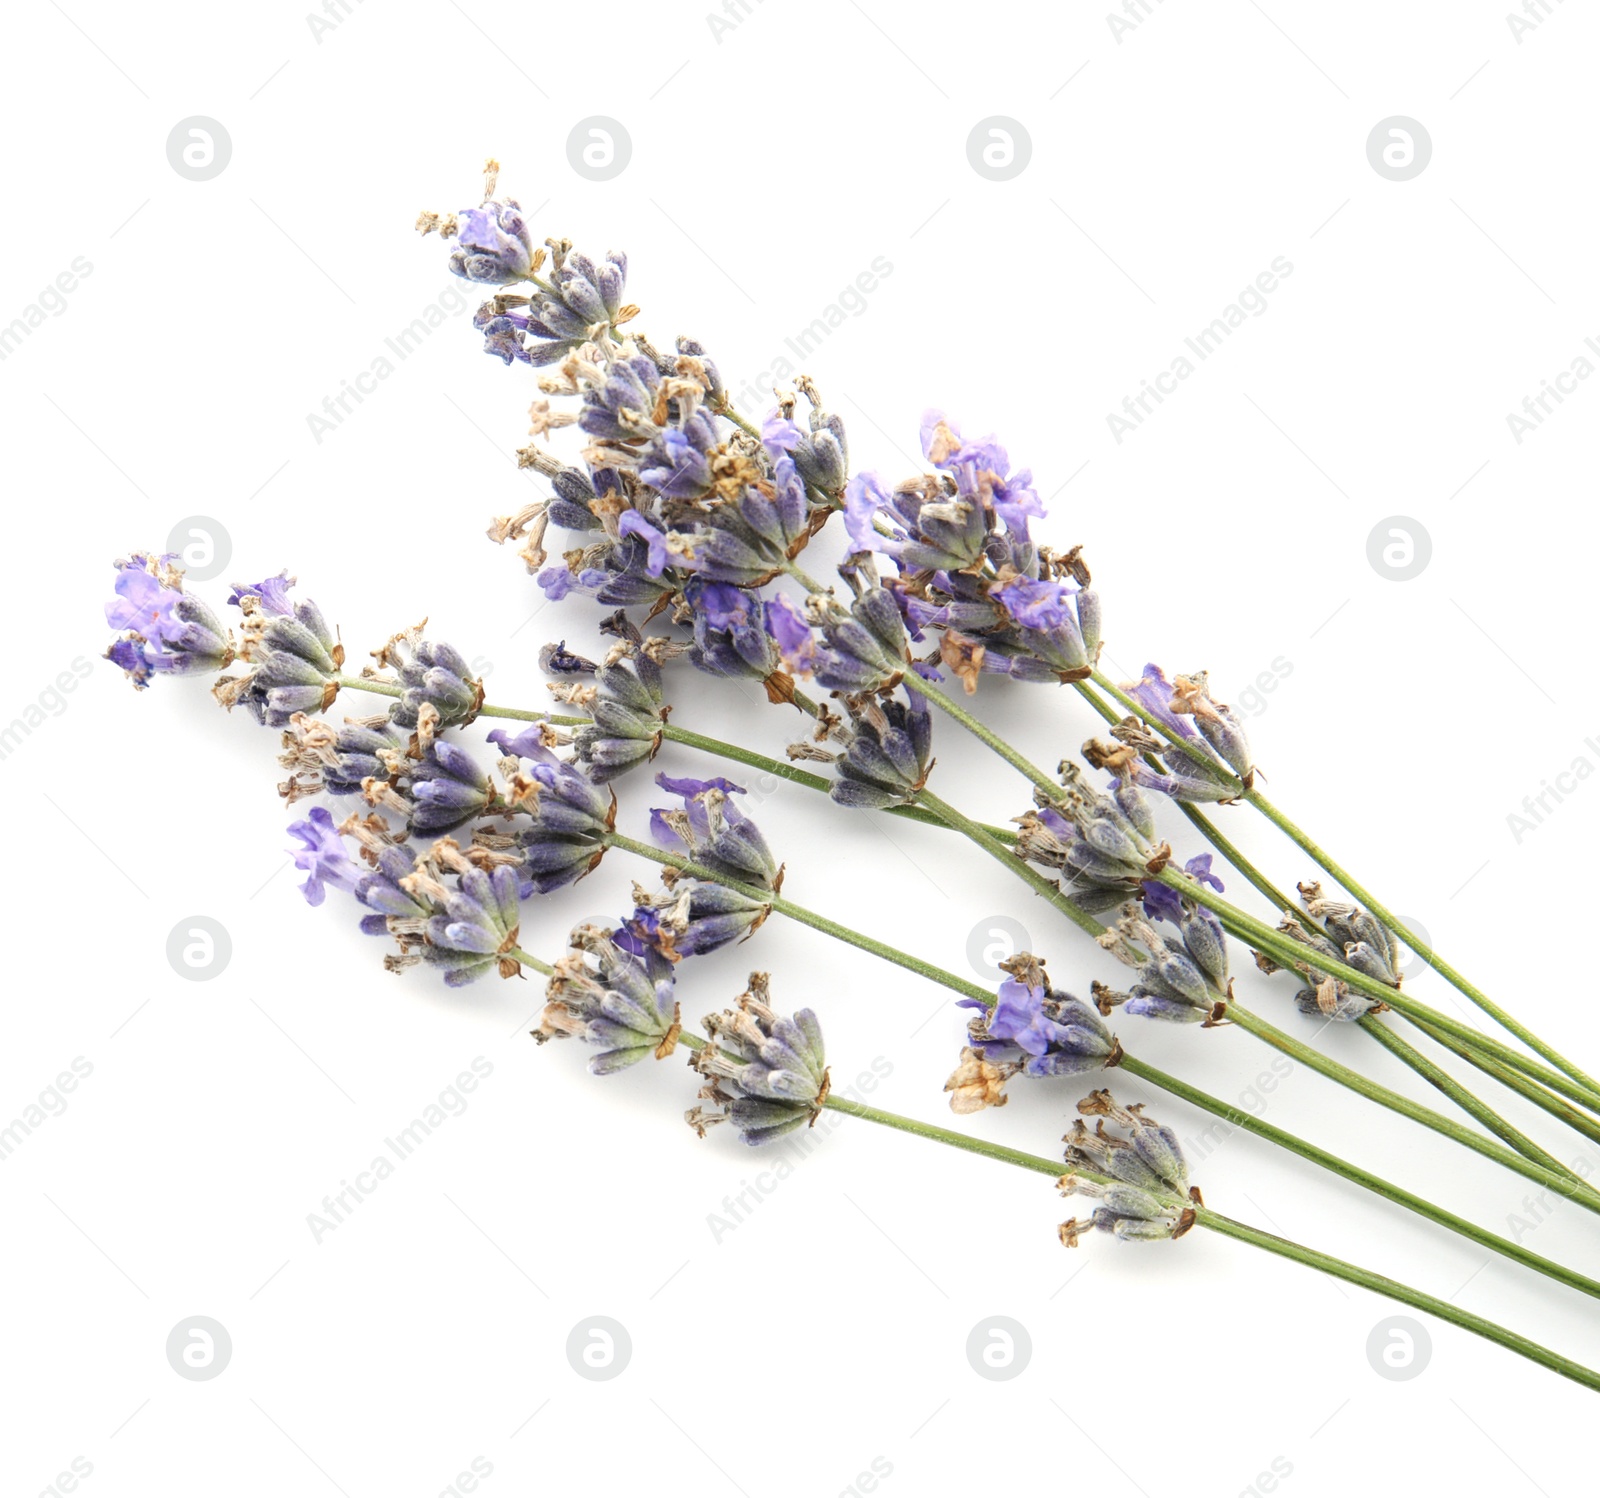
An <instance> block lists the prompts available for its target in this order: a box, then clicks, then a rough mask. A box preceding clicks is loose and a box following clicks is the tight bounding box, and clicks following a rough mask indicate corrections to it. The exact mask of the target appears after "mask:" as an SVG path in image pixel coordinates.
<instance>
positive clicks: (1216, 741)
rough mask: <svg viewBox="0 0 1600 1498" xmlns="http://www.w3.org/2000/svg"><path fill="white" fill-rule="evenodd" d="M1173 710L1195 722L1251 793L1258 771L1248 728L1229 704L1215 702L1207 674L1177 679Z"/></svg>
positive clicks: (1218, 754) (1199, 672) (1201, 673)
mask: <svg viewBox="0 0 1600 1498" xmlns="http://www.w3.org/2000/svg"><path fill="white" fill-rule="evenodd" d="M1170 707H1171V711H1172V712H1173V713H1174V714H1176V715H1178V716H1180V717H1189V718H1193V719H1194V726H1195V727H1196V728H1198V729H1199V730H1200V735H1201V737H1202V738H1204V739H1205V741H1206V743H1208V744H1209V745H1210V746H1211V748H1212V749H1213V750H1214V751H1215V752H1216V754H1217V757H1218V758H1219V759H1221V760H1222V761H1223V763H1225V764H1226V765H1227V766H1228V767H1229V768H1230V769H1231V770H1232V771H1233V772H1234V774H1236V775H1237V776H1238V777H1239V778H1240V779H1241V780H1242V781H1243V782H1244V784H1245V789H1246V790H1248V789H1249V788H1250V784H1251V781H1252V780H1253V779H1254V769H1253V766H1252V763H1251V759H1250V745H1249V743H1248V742H1247V741H1246V739H1245V735H1244V725H1243V724H1242V723H1241V722H1240V721H1239V718H1238V715H1237V714H1236V713H1235V712H1234V711H1233V709H1232V708H1231V707H1229V706H1228V705H1227V703H1225V702H1213V701H1212V700H1211V694H1210V692H1209V690H1208V687H1207V682H1206V673H1205V672H1204V671H1197V672H1196V673H1195V674H1194V675H1193V676H1176V677H1174V678H1173V681H1172V702H1171V704H1170Z"/></svg>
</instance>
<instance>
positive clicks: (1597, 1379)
mask: <svg viewBox="0 0 1600 1498" xmlns="http://www.w3.org/2000/svg"><path fill="white" fill-rule="evenodd" d="M823 1106H824V1107H827V1108H831V1109H833V1111H835V1112H837V1113H844V1114H847V1115H849V1116H850V1117H852V1118H859V1119H863V1120H865V1121H866V1122H868V1123H875V1124H880V1125H882V1126H883V1127H884V1128H889V1129H895V1130H898V1131H899V1132H900V1133H903V1134H911V1135H914V1136H915V1137H916V1138H918V1139H928V1140H932V1141H934V1142H936V1143H938V1144H943V1145H948V1146H949V1147H950V1148H952V1149H958V1150H964V1151H966V1152H967V1153H968V1154H974V1155H982V1156H983V1157H984V1158H985V1159H989V1160H998V1161H1000V1162H1002V1163H1003V1164H1006V1165H1012V1166H1016V1167H1017V1168H1018V1169H1021V1170H1028V1171H1034V1172H1036V1173H1038V1174H1039V1175H1045V1176H1055V1177H1059V1176H1060V1175H1061V1165H1060V1163H1059V1162H1058V1161H1055V1160H1047V1159H1045V1158H1044V1157H1043V1156H1042V1155H1030V1154H1028V1153H1026V1152H1025V1151H1022V1150H1016V1149H1011V1148H1010V1147H1008V1146H1006V1145H999V1144H994V1143H993V1142H991V1141H990V1140H987V1139H975V1138H973V1137H972V1136H971V1135H967V1134H962V1133H960V1132H959V1131H957V1130H955V1129H947V1128H943V1127H941V1126H940V1125H938V1124H929V1123H923V1122H921V1121H920V1120H918V1119H913V1118H905V1117H903V1116H902V1115H900V1114H898V1113H890V1112H888V1111H887V1110H885V1109H882V1108H874V1107H872V1106H871V1105H870V1104H867V1103H858V1102H854V1101H852V1100H850V1099H848V1098H842V1097H837V1098H836V1097H830V1098H829V1099H828V1100H827V1102H826V1103H825V1104H824V1105H823ZM1075 1174H1078V1175H1081V1176H1092V1173H1091V1172H1088V1171H1085V1170H1082V1169H1075ZM1101 1179H1102V1180H1103V1179H1104V1178H1101ZM1193 1212H1194V1226H1195V1227H1197V1228H1204V1229H1206V1230H1207V1231H1208V1232H1214V1233H1217V1234H1218V1235H1220V1236H1221V1237H1225V1238H1233V1239H1235V1240H1236V1241H1238V1242H1240V1243H1248V1244H1249V1245H1250V1246H1251V1247H1252V1248H1259V1249H1262V1250H1263V1251H1265V1252H1267V1253H1271V1254H1276V1255H1277V1256H1278V1257H1280V1258H1284V1259H1288V1260H1290V1261H1291V1262H1292V1263H1296V1264H1303V1265H1305V1266H1306V1267H1307V1268H1309V1269H1316V1270H1319V1271H1320V1272H1322V1273H1323V1274H1328V1275H1332V1276H1333V1277H1334V1278H1335V1279H1341V1280H1344V1281H1345V1282H1346V1283H1348V1284H1352V1285H1358V1286H1360V1287H1361V1288H1362V1289H1364V1290H1371V1291H1372V1292H1373V1293H1374V1294H1377V1295H1385V1296H1388V1297H1389V1298H1390V1299H1392V1300H1397V1301H1399V1302H1400V1303H1401V1304H1402V1305H1408V1306H1411V1307H1412V1308H1413V1309H1414V1310H1419V1311H1423V1312H1425V1313H1426V1314H1428V1315H1430V1316H1436V1317H1438V1318H1439V1319H1440V1320H1441V1321H1447V1322H1449V1323H1450V1324H1451V1325H1452V1326H1458V1327H1460V1328H1461V1329H1462V1330H1463V1331H1469V1332H1471V1333H1473V1335H1475V1336H1479V1337H1483V1338H1485V1339H1486V1340H1487V1341H1490V1342H1494V1343H1497V1344H1498V1345H1499V1346H1501V1347H1504V1348H1507V1349H1508V1350H1509V1351H1511V1352H1514V1353H1516V1354H1518V1355H1519V1356H1520V1357H1524V1358H1527V1359H1528V1360H1529V1361H1530V1362H1534V1363H1538V1364H1539V1365H1540V1366H1541V1367H1545V1368H1548V1369H1550V1370H1551V1371H1552V1372H1554V1373H1559V1374H1560V1375H1561V1376H1562V1377H1563V1378H1568V1379H1571V1380H1572V1381H1573V1382H1574V1383H1579V1384H1582V1385H1584V1387H1585V1388H1590V1389H1600V1373H1596V1372H1594V1371H1593V1370H1592V1369H1589V1368H1586V1367H1584V1366H1583V1365H1582V1364H1581V1363H1577V1362H1574V1361H1573V1360H1572V1359H1571V1358H1567V1357H1563V1356H1562V1355H1561V1354H1560V1353H1557V1352H1552V1351H1551V1350H1550V1349H1549V1348H1548V1347H1545V1346H1543V1345H1541V1344H1540V1343H1538V1342H1534V1341H1532V1340H1531V1339H1530V1338H1527V1337H1524V1336H1522V1335H1521V1334H1520V1333H1518V1332H1514V1331H1510V1330H1508V1329H1507V1328H1506V1327H1503V1326H1500V1325H1498V1324H1497V1323H1495V1322H1493V1321H1489V1320H1487V1319H1486V1318H1484V1317H1482V1316H1477V1315H1474V1314H1473V1313H1472V1312H1471V1311H1467V1310H1463V1309H1462V1308H1461V1307H1460V1306H1457V1305H1455V1304H1453V1303H1452V1302H1450V1301H1448V1300H1442V1299H1440V1298H1439V1297H1438V1296H1436V1295H1429V1294H1428V1293H1427V1292H1426V1291H1422V1290H1415V1289H1413V1288H1411V1287H1410V1286H1409V1285H1403V1284H1401V1283H1399V1282H1398V1281H1397V1280H1392V1279H1389V1278H1388V1277H1387V1276H1385V1275H1381V1274H1377V1273H1375V1272H1374V1271H1372V1270H1370V1269H1363V1268H1361V1267H1360V1266H1359V1265H1356V1264H1351V1263H1349V1262H1348V1261H1347V1260H1344V1259H1338V1258H1335V1257H1333V1255H1331V1254H1325V1253H1323V1252H1322V1251H1321V1250H1319V1249H1314V1248H1307V1247H1305V1246H1304V1245H1303V1244H1299V1243H1294V1242H1291V1241H1290V1240H1289V1239H1287V1238H1280V1237H1278V1236H1277V1235H1276V1234H1274V1233H1267V1232H1263V1231H1262V1230H1261V1229H1260V1228H1254V1227H1250V1226H1248V1225H1247V1224H1245V1223H1242V1222H1238V1221H1236V1220H1235V1219H1234V1218H1231V1217H1225V1216H1224V1215H1223V1214H1222V1213H1220V1212H1214V1211H1212V1210H1211V1208H1209V1207H1204V1206H1200V1205H1196V1206H1195V1207H1194V1208H1193Z"/></svg>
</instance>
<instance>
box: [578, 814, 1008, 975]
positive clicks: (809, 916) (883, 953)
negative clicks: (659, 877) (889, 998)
mask: <svg viewBox="0 0 1600 1498" xmlns="http://www.w3.org/2000/svg"><path fill="white" fill-rule="evenodd" d="M603 841H604V842H605V843H606V845H607V846H608V847H612V848H621V849H622V850H623V851H624V852H625V853H633V854H636V855H637V856H638V857H640V858H647V859H649V860H650V861H651V862H652V863H659V864H663V865H665V866H666V867H668V868H673V869H677V870H679V871H680V872H681V873H685V874H688V875H689V876H690V877H691V878H694V879H702V880H704V881H705V882H706V883H708V884H720V885H722V886H723V887H724V888H726V889H731V890H735V891H737V892H738V893H739V894H741V895H743V896H745V898H746V899H749V900H754V901H756V902H757V903H759V904H762V905H769V906H771V907H772V909H773V910H775V911H777V913H778V914H779V915H783V916H787V917H788V918H789V919H790V920H792V921H797V922H799V924H800V925H802V926H810V927H811V928H812V930H814V931H821V932H823V933H824V934H825V935H828V936H831V937H834V938H835V939H836V940H838V941H842V942H844V943H845V944H846V945H848V946H852V947H859V948H860V949H861V950H862V951H863V952H871V953H872V955H873V956H874V957H881V958H882V959H883V960H884V961H885V962H892V963H894V964H895V966H896V967H903V968H905V969H907V970H908V971H910V972H913V973H916V974H917V976H918V977H921V978H928V979H930V980H931V981H933V982H935V983H940V984H943V985H944V987H946V988H948V989H950V990H951V991H952V992H954V993H959V994H961V995H963V996H964V997H966V998H969V999H981V1000H983V1002H984V1003H985V1004H987V1003H991V1002H992V1001H993V998H994V995H993V994H991V993H990V992H989V990H988V989H986V988H980V987H979V986H978V985H977V984H976V983H969V982H968V981H967V980H966V979H965V978H960V977H957V976H956V974H954V973H950V972H946V971H945V970H944V969H943V968H942V967H938V966H936V965H935V964H933V963H931V962H926V961H924V960H923V959H922V958H921V957H914V956H912V954H911V953H910V952H902V951H901V950H900V949H899V948H898V947H891V946H889V945H888V944H887V943H885V942H881V941H878V940H876V939H875V938H873V937H870V936H865V935H863V934H862V933H861V932H859V931H853V930H851V928H850V927H849V926H843V925H840V923H839V922H838V921H834V920H830V919H829V918H828V917H827V916H825V915H818V914H817V912H816V911H814V910H808V909H806V907H805V906H803V905H796V904H795V903H794V901H792V900H786V899H784V898H783V896H782V895H775V894H773V893H772V891H771V890H766V889H762V888H761V887H760V885H756V884H746V883H744V882H743V881H742V880H738V879H730V878H728V877H727V876H726V875H724V874H718V873H715V872H714V871H713V870H711V869H708V868H706V867H705V866H704V865H703V864H699V863H696V862H695V861H694V860H693V859H692V858H682V857H680V856H679V855H678V854H676V853H668V852H666V851H664V850H663V849H661V848H657V847H653V846H652V845H651V844H649V843H641V842H638V841H637V840H635V839H634V838H631V837H624V836H623V835H622V834H621V833H620V832H608V833H607V834H606V835H605V838H604V839H603Z"/></svg>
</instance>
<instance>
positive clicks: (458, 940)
mask: <svg viewBox="0 0 1600 1498" xmlns="http://www.w3.org/2000/svg"><path fill="white" fill-rule="evenodd" d="M478 851H479V850H473V852H475V853H476V852H478ZM480 856H481V854H480ZM447 875H453V876H454V883H453V884H446V883H445V882H444V880H445V878H446V876H447ZM399 883H400V887H401V889H402V890H404V891H405V892H406V893H407V894H409V895H410V896H411V897H412V898H413V899H414V900H416V901H417V903H418V904H420V905H422V906H424V907H425V908H426V909H428V910H430V911H431V912H432V913H431V914H430V915H429V917H428V918H427V921H426V923H425V924H423V925H421V926H420V929H417V928H416V927H415V926H413V927H407V926H405V925H404V924H403V923H402V922H401V921H398V920H396V919H395V918H393V917H391V918H389V920H388V921H387V922H386V925H387V928H388V930H389V932H390V933H391V934H392V935H394V936H396V937H397V938H398V939H399V941H400V947H401V952H402V955H401V956H399V957H390V958H388V959H387V961H386V963H385V966H387V967H388V968H389V970H390V971H391V972H398V971H400V970H401V969H402V968H405V967H409V966H411V965H412V964H414V963H416V962H423V963H426V964H428V965H429V966H430V967H437V968H439V969H440V970H441V971H442V972H443V974H444V981H445V983H446V984H447V985H448V986H449V987H451V988H460V987H462V986H463V985H464V984H467V983H471V982H473V981H475V980H476V979H478V978H482V977H484V976H486V975H487V974H488V973H489V972H490V971H491V970H494V971H497V972H498V973H499V974H500V976H501V977H502V978H514V977H516V976H517V974H518V973H520V972H521V970H522V969H521V965H520V964H519V963H518V961H517V960H516V958H515V957H514V956H512V955H511V954H512V953H513V952H515V951H516V950H517V937H518V930H519V925H520V921H521V909H520V906H519V903H518V880H517V874H516V871H515V869H513V868H512V867H510V866H508V865H506V864H503V863H501V864H496V865H495V866H494V867H493V868H492V869H486V868H483V867H480V866H479V864H478V863H476V862H474V861H473V858H472V856H471V855H469V854H463V853H462V851H461V850H460V849H459V848H457V847H456V845H455V843H453V842H452V841H451V840H450V839H449V838H443V839H441V840H440V841H439V842H436V843H435V844H434V845H433V846H432V848H430V849H429V850H428V852H427V853H426V854H424V855H423V856H422V857H419V858H418V859H417V861H416V867H415V869H414V870H413V871H412V872H411V873H410V874H409V875H408V876H406V877H405V878H404V879H401V880H400V881H399Z"/></svg>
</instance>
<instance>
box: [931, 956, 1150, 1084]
mask: <svg viewBox="0 0 1600 1498" xmlns="http://www.w3.org/2000/svg"><path fill="white" fill-rule="evenodd" d="M1001 966H1002V967H1003V968H1004V969H1005V970H1006V972H1007V973H1008V974H1010V976H1009V977H1008V978H1007V979H1006V980H1005V982H1003V983H1002V984H1001V985H1000V988H999V992H998V993H997V995H996V997H995V1001H994V1003H993V1004H992V1005H990V1004H986V1003H985V1002H984V1001H983V1000H981V999H961V1000H958V1001H957V1002H958V1005H959V1007H960V1008H963V1009H972V1010H976V1011H977V1012H976V1013H975V1014H974V1016H973V1018H972V1019H971V1020H970V1021H969V1022H968V1026H967V1029H968V1038H969V1043H968V1045H967V1046H966V1047H964V1048H963V1050H962V1064H961V1066H960V1067H958V1068H957V1071H956V1073H955V1074H954V1075H952V1076H951V1078H950V1080H949V1081H948V1082H946V1083H945V1091H946V1092H949V1093H952V1094H953V1097H952V1099H951V1106H952V1107H953V1108H955V1110H956V1111H957V1112H967V1113H971V1112H976V1111H977V1110H978V1109H979V1108H981V1107H985V1106H998V1105H1000V1104H1003V1103H1004V1102H1005V1094H1004V1087H1005V1082H1006V1080H1007V1078H1009V1077H1011V1076H1014V1075H1016V1074H1017V1073H1018V1072H1023V1073H1026V1074H1027V1075H1028V1076H1030V1077H1064V1076H1073V1075H1076V1074H1077V1073H1079V1072H1086V1071H1098V1070H1100V1069H1101V1068H1103V1067H1110V1066H1115V1065H1116V1064H1117V1062H1118V1061H1119V1060H1120V1059H1121V1057H1122V1048H1121V1046H1120V1045H1118V1043H1117V1039H1116V1037H1115V1036H1114V1035H1112V1033H1111V1032H1110V1030H1108V1029H1107V1028H1106V1026H1105V1023H1104V1021H1103V1020H1102V1019H1101V1018H1100V1016H1099V1015H1098V1014H1096V1013H1095V1011H1094V1010H1093V1009H1091V1008H1090V1007H1089V1006H1088V1005H1087V1004H1085V1003H1083V1002H1081V1001H1080V1000H1078V999H1075V998H1074V997H1073V996H1072V995H1071V994H1069V993H1063V992H1061V991H1060V990H1058V989H1053V988H1051V987H1050V986H1049V982H1048V980H1047V978H1046V977H1045V971H1044V965H1043V964H1042V963H1041V962H1040V961H1039V960H1038V959H1037V958H1036V957H1034V956H1033V955H1032V954H1031V953H1027V952H1021V953H1018V954H1017V956H1015V957H1013V958H1012V959H1010V960H1009V961H1007V962H1004V963H1002V964H1001ZM969 1057H976V1058H977V1059H978V1060H979V1061H982V1062H987V1063H989V1064H990V1065H991V1066H1000V1067H1003V1068H1006V1070H1005V1071H1004V1072H1003V1074H1002V1075H999V1076H996V1077H988V1076H985V1075H984V1074H982V1073H981V1072H975V1071H974V1070H973V1064H972V1062H971V1061H970V1060H969V1059H968V1058H969ZM974 1082H980V1083H982V1084H983V1085H981V1086H979V1087H977V1088H974V1087H973V1083H974Z"/></svg>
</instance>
